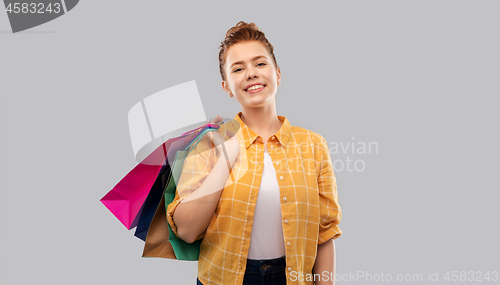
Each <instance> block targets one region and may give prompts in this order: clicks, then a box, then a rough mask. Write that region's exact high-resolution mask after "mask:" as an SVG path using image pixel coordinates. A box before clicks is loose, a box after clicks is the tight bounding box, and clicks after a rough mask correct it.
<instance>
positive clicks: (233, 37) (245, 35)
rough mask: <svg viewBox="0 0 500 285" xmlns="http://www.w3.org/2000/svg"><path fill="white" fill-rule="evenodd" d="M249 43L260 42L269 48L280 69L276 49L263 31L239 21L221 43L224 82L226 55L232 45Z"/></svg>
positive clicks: (220, 64)
mask: <svg viewBox="0 0 500 285" xmlns="http://www.w3.org/2000/svg"><path fill="white" fill-rule="evenodd" d="M247 41H259V42H261V43H263V44H264V46H265V47H266V48H267V51H268V52H269V54H270V55H271V57H272V59H273V62H274V66H275V67H276V68H279V67H278V63H277V62H276V57H275V56H274V47H273V45H272V44H271V43H270V42H269V41H268V40H267V38H266V35H265V34H264V32H262V29H260V28H259V27H257V25H256V24H255V23H245V22H243V21H239V22H238V23H237V24H236V26H234V27H232V28H230V29H229V30H228V31H227V33H226V38H225V39H224V41H222V42H221V45H220V47H219V49H220V51H219V71H220V75H221V77H222V80H223V81H226V75H225V72H224V66H225V62H226V56H225V53H226V51H227V50H228V49H229V47H231V46H232V45H235V44H237V43H242V42H247Z"/></svg>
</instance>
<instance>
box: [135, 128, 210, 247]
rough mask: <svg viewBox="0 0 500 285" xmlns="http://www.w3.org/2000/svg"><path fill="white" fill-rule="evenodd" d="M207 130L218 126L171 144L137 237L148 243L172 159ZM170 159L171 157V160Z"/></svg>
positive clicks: (199, 129) (139, 223) (190, 133)
mask: <svg viewBox="0 0 500 285" xmlns="http://www.w3.org/2000/svg"><path fill="white" fill-rule="evenodd" d="M207 128H218V125H215V124H213V125H212V124H206V125H204V126H202V127H199V128H196V129H194V130H192V131H189V132H187V133H184V134H182V135H181V136H180V137H181V139H178V140H176V141H175V142H172V143H171V145H170V148H169V150H168V152H167V157H166V158H165V163H164V165H163V167H162V170H160V173H159V174H158V176H157V177H156V180H155V182H154V184H153V186H152V187H151V189H150V191H149V194H148V196H147V198H146V200H145V201H144V205H143V207H142V208H141V211H140V213H139V215H140V217H139V221H138V223H137V229H136V231H135V234H134V235H135V236H136V237H138V238H140V239H142V240H143V241H146V236H147V233H148V230H149V226H150V224H151V221H152V220H153V216H154V214H155V212H156V209H157V208H158V205H159V204H160V199H161V196H162V195H163V192H164V189H165V187H166V186H167V181H168V178H169V175H170V164H169V161H172V159H173V158H172V157H173V156H174V155H175V154H176V153H177V151H179V150H183V149H185V148H186V147H187V146H188V145H190V144H191V143H192V142H193V141H194V140H195V139H196V138H197V137H198V136H199V135H200V134H201V133H202V132H203V131H204V129H207ZM168 157H170V159H169V158H168Z"/></svg>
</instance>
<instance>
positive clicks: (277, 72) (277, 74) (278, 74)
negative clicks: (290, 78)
mask: <svg viewBox="0 0 500 285" xmlns="http://www.w3.org/2000/svg"><path fill="white" fill-rule="evenodd" d="M276 76H277V77H278V86H280V85H281V69H280V68H279V67H278V69H277V70H276Z"/></svg>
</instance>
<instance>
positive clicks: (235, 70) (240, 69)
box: [233, 68, 241, 72]
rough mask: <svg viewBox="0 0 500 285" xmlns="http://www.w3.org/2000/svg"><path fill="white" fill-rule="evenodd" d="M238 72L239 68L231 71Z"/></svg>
mask: <svg viewBox="0 0 500 285" xmlns="http://www.w3.org/2000/svg"><path fill="white" fill-rule="evenodd" d="M238 70H241V68H238V69H235V70H233V72H237V71H238Z"/></svg>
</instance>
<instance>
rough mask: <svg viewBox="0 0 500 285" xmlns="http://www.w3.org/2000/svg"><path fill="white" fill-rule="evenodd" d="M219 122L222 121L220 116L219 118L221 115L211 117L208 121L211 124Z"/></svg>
mask: <svg viewBox="0 0 500 285" xmlns="http://www.w3.org/2000/svg"><path fill="white" fill-rule="evenodd" d="M220 122H222V118H221V117H219V116H217V117H215V118H213V119H212V120H211V121H210V123H211V124H218V123H220Z"/></svg>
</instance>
